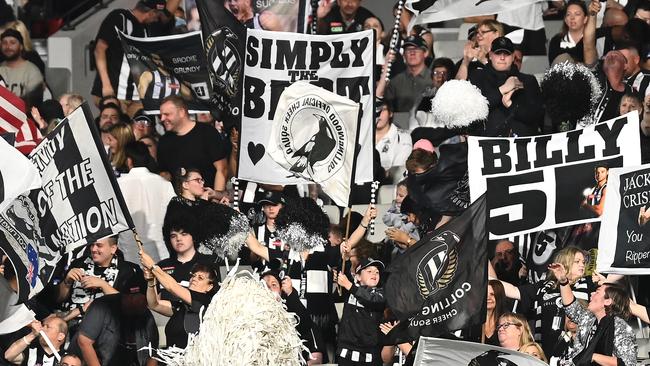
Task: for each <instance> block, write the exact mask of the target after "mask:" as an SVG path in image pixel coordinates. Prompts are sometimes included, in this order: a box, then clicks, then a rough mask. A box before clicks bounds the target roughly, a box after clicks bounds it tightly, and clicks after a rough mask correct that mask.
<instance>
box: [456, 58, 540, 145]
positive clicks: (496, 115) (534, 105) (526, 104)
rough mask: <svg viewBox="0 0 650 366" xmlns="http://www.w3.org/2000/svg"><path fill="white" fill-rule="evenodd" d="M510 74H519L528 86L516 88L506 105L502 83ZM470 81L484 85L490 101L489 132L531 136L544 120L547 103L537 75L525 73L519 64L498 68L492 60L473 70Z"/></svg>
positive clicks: (483, 91)
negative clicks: (494, 66)
mask: <svg viewBox="0 0 650 366" xmlns="http://www.w3.org/2000/svg"><path fill="white" fill-rule="evenodd" d="M510 76H516V77H518V78H519V80H520V81H521V82H522V83H523V84H524V88H523V89H520V90H517V91H515V93H514V95H513V97H512V105H511V106H510V108H506V107H505V106H504V105H503V102H502V94H501V92H500V91H499V87H500V86H501V85H503V83H505V82H506V80H507V79H508V78H509V77H510ZM469 81H470V82H471V83H472V84H474V85H476V86H477V87H478V88H479V89H481V93H482V94H483V96H485V97H486V98H487V100H488V102H489V107H490V114H489V115H488V122H487V124H486V126H485V133H484V135H485V136H493V137H495V136H512V135H517V136H530V135H535V134H537V133H538V131H539V129H540V128H541V126H542V125H543V123H544V106H543V100H542V94H541V90H540V88H539V84H538V83H537V79H535V77H534V76H533V75H528V74H522V73H521V72H519V70H517V68H516V67H515V66H513V67H512V68H511V69H510V70H509V71H497V70H495V69H494V68H493V67H492V65H491V64H488V65H486V67H485V68H483V69H478V70H476V71H474V72H472V73H471V74H470V75H469Z"/></svg>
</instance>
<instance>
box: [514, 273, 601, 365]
mask: <svg viewBox="0 0 650 366" xmlns="http://www.w3.org/2000/svg"><path fill="white" fill-rule="evenodd" d="M518 289H519V294H520V301H519V308H518V310H519V311H518V312H519V313H522V314H524V315H526V317H527V318H528V320H534V321H535V324H534V325H535V329H534V333H535V341H537V342H539V341H540V340H541V344H542V348H543V349H544V353H545V354H546V356H547V357H549V358H550V357H551V356H561V355H554V354H553V348H554V347H555V345H556V343H557V340H558V338H559V337H560V334H561V333H562V331H563V330H564V318H565V316H564V315H565V313H564V305H563V304H562V297H561V296H560V289H559V287H554V286H553V285H552V282H550V281H539V282H537V283H534V284H529V285H523V286H519V287H518ZM571 289H572V290H573V295H574V296H575V297H576V298H577V299H582V300H585V301H589V296H590V294H591V292H593V291H595V290H596V285H595V284H594V283H593V282H592V281H591V277H583V278H581V279H580V280H579V281H578V282H577V283H576V284H574V285H573V286H572V287H571Z"/></svg>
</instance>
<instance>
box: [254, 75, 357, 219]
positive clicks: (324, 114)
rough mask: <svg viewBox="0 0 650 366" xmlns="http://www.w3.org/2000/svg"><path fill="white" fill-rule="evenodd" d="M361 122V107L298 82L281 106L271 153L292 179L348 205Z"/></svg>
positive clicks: (342, 204) (275, 121)
mask: <svg viewBox="0 0 650 366" xmlns="http://www.w3.org/2000/svg"><path fill="white" fill-rule="evenodd" d="M358 122H359V105H358V104H357V103H355V102H353V101H351V100H350V99H348V98H345V97H342V96H340V95H338V94H334V93H332V92H328V91H327V90H325V89H323V88H319V87H317V86H314V85H312V84H309V83H307V82H304V81H298V82H296V83H293V84H291V86H289V87H288V88H286V89H285V90H284V92H283V93H282V96H281V97H280V100H279V102H278V109H277V111H276V113H275V120H274V121H273V128H272V129H271V136H270V139H269V141H268V144H267V146H268V148H269V155H270V156H271V158H273V160H274V161H275V162H276V163H278V164H279V165H280V166H281V167H282V168H284V169H285V174H286V176H287V177H297V178H302V179H305V180H308V181H311V182H315V183H318V184H320V185H321V187H322V188H323V192H325V193H326V194H327V195H328V196H330V198H332V200H334V202H335V203H336V204H337V205H338V206H342V207H347V206H348V203H349V202H348V199H349V197H350V187H351V186H352V184H351V183H352V182H351V179H352V169H353V167H354V150H355V147H356V146H357V144H356V141H357V133H358Z"/></svg>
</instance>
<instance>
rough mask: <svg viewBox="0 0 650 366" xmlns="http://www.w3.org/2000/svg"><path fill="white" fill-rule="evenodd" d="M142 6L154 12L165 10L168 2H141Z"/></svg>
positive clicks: (142, 0) (156, 0)
mask: <svg viewBox="0 0 650 366" xmlns="http://www.w3.org/2000/svg"><path fill="white" fill-rule="evenodd" d="M140 4H142V5H144V6H146V7H147V8H149V9H153V10H163V9H165V6H166V5H167V1H166V0H140Z"/></svg>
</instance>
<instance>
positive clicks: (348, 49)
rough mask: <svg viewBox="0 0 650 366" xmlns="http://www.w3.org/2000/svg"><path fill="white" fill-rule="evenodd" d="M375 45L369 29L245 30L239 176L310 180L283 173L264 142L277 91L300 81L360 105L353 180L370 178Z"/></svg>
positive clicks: (262, 180) (298, 181) (274, 181)
mask: <svg viewBox="0 0 650 366" xmlns="http://www.w3.org/2000/svg"><path fill="white" fill-rule="evenodd" d="M374 44H375V42H374V33H373V32H372V31H363V32H357V33H349V34H340V35H331V36H323V35H308V34H299V33H286V32H269V31H262V30H256V29H249V30H248V35H247V39H246V57H245V62H244V63H245V66H244V87H243V90H245V92H244V93H242V94H243V95H242V122H241V139H240V145H239V146H240V153H239V172H238V177H239V178H240V179H245V180H250V181H254V182H260V183H267V184H302V183H309V181H308V180H306V179H304V178H302V177H299V176H290V177H287V174H286V170H285V169H283V168H281V167H280V165H279V164H278V163H276V162H275V161H274V160H273V159H272V158H271V156H270V155H269V154H268V146H267V142H268V141H269V136H271V132H272V131H271V130H272V122H273V119H274V116H275V113H276V109H277V107H278V101H279V99H280V95H281V94H282V92H283V91H284V89H285V88H287V87H288V86H289V85H291V84H292V83H294V82H296V81H299V80H303V81H307V82H309V83H311V84H314V85H316V86H319V87H322V88H323V89H326V90H328V91H331V92H334V93H336V94H338V95H340V96H343V97H346V98H348V99H351V100H352V101H354V102H355V103H359V104H360V108H361V123H360V128H359V142H358V143H359V144H360V145H361V149H360V153H359V155H358V157H357V165H356V171H355V182H356V183H363V182H370V181H372V179H373V171H372V169H371V168H370V167H372V166H373V164H372V157H373V153H372V148H373V147H374V137H373V123H374V94H375V92H374V71H373V70H374V67H373V65H374V52H375V50H374ZM368 146H370V147H371V148H366V147H368Z"/></svg>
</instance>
